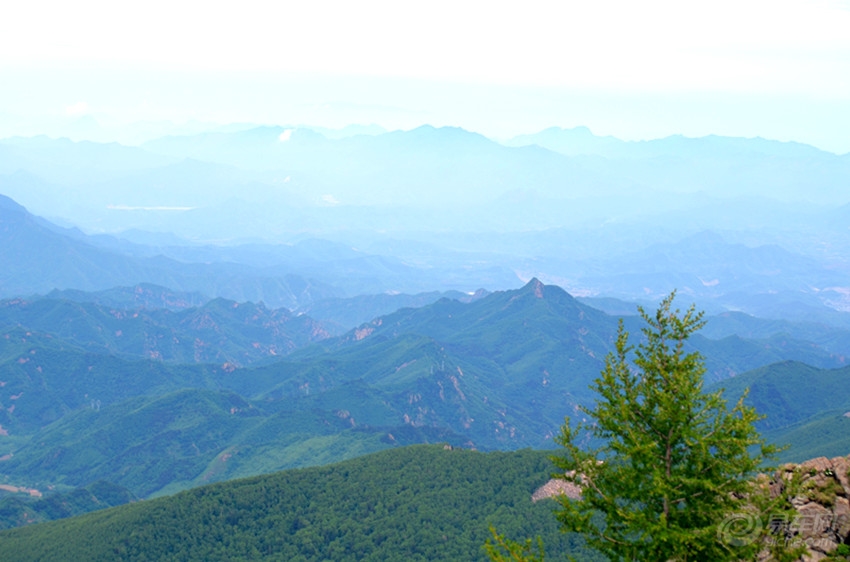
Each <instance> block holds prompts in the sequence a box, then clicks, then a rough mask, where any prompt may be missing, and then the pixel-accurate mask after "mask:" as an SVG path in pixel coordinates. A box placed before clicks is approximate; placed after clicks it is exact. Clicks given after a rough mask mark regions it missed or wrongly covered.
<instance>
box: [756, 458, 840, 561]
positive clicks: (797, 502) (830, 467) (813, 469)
mask: <svg viewBox="0 0 850 562" xmlns="http://www.w3.org/2000/svg"><path fill="white" fill-rule="evenodd" d="M848 473H850V456H847V457H836V458H834V459H828V458H826V457H819V458H816V459H811V460H808V461H806V462H804V463H802V464H799V465H795V464H786V465H785V466H783V467H782V468H781V469H779V470H778V471H777V473H776V474H775V475H774V477H773V479H772V481H771V484H770V486H771V494H772V495H773V496H774V497H778V496H779V495H780V494H790V495H791V504H792V505H793V506H794V509H795V511H796V514H795V515H794V516H793V518H792V519H791V520H788V521H787V522H786V523H787V527H786V533H785V540H786V541H788V542H789V543H790V544H791V545H799V544H805V545H806V546H807V548H808V553H807V554H805V555H803V557H802V558H801V559H800V560H803V561H805V562H810V561H812V562H816V561H819V560H847V559H848V558H846V557H845V555H844V551H845V550H848V549H847V546H844V547H841V546H840V545H850V474H848ZM795 474H797V475H799V479H798V481H797V482H796V483H795V484H794V488H793V489H789V486H791V484H790V483H791V482H793V481H794V475H795ZM765 559H766V558H765Z"/></svg>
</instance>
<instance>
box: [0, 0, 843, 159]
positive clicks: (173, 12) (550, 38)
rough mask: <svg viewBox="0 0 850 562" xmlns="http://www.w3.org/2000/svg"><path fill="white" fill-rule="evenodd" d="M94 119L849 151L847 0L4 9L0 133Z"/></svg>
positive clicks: (154, 3) (84, 2) (32, 4)
mask: <svg viewBox="0 0 850 562" xmlns="http://www.w3.org/2000/svg"><path fill="white" fill-rule="evenodd" d="M85 115H92V116H94V117H96V118H97V119H98V120H99V121H100V122H102V123H107V124H108V123H118V122H129V121H136V120H161V119H169V120H175V121H185V120H188V119H197V120H204V121H217V122H228V121H251V122H263V123H279V124H299V123H306V124H316V125H324V126H341V125H344V124H346V123H349V122H361V123H367V122H376V123H379V124H381V125H384V126H386V127H388V128H395V127H404V128H407V127H412V126H415V125H418V124H421V123H425V122H428V123H432V124H435V125H444V124H448V125H459V126H463V127H465V128H468V129H472V130H476V131H479V132H482V133H485V134H488V135H493V136H508V135H512V134H517V133H524V132H532V131H535V130H538V129H541V128H543V127H547V126H564V127H573V126H576V125H587V126H589V127H590V128H591V129H592V130H594V132H597V133H598V134H614V135H617V136H620V137H623V138H650V137H657V136H663V135H666V134H672V133H684V134H687V135H692V136H696V135H703V134H709V133H716V134H728V135H740V136H756V135H761V136H765V137H769V138H776V139H780V140H799V141H802V142H809V143H812V144H815V145H817V146H819V147H822V148H825V149H827V150H832V151H835V152H839V153H844V152H850V135H848V134H847V131H848V130H850V1H846V0H845V1H815V0H813V1H805V2H804V1H783V0H770V1H761V0H754V1H747V0H735V1H726V0H712V1H710V2H708V1H705V2H703V1H682V0H678V1H658V0H649V1H646V0H644V1H641V2H634V1H605V0H602V1H599V0H597V1H594V2H588V1H584V2H568V1H561V2H551V1H550V2H533V1H531V2H529V1H526V2H523V3H522V4H520V3H518V2H514V3H510V4H508V3H502V2H492V1H489V2H479V1H467V2H464V1H461V0H454V1H452V2H446V1H442V0H428V1H427V2H419V1H417V2H403V1H398V0H396V1H392V2H382V1H360V2H350V1H348V2H339V1H333V2H327V1H325V2H323V1H310V2H305V1H300V2H267V1H241V2H238V3H236V2H228V3H215V2H210V1H209V0H207V1H204V2H195V1H182V0H169V1H160V0H150V1H146V2H138V3H133V4H132V5H129V4H128V3H123V2H114V1H108V2H107V1H94V0H78V1H75V2H66V1H62V2H56V1H48V2H43V1H38V0H30V1H28V2H13V3H9V5H8V6H5V7H4V10H3V16H2V19H0V135H4V134H10V133H12V132H19V131H21V130H24V129H27V128H29V129H32V128H34V127H38V126H41V124H45V125H44V126H47V125H46V124H47V123H49V122H52V121H51V120H53V121H55V120H57V119H60V118H61V119H77V118H79V117H81V116H85ZM4 128H5V129H4Z"/></svg>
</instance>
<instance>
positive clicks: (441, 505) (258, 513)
mask: <svg viewBox="0 0 850 562" xmlns="http://www.w3.org/2000/svg"><path fill="white" fill-rule="evenodd" d="M552 470H553V468H552V465H551V463H550V462H549V460H548V457H547V454H546V452H541V451H530V450H523V451H516V452H511V453H480V452H475V451H468V450H457V449H456V450H445V449H444V448H443V447H442V446H439V445H436V446H435V445H431V446H421V445H420V446H413V447H404V448H400V449H394V450H390V451H384V452H381V453H375V454H372V455H367V456H364V457H360V458H357V459H353V460H350V461H345V462H342V463H338V464H334V465H329V466H324V467H317V468H308V469H299V470H290V471H285V472H281V473H277V474H272V475H266V476H259V477H254V478H250V479H245V480H236V481H231V482H225V483H220V484H214V485H210V486H205V487H201V488H195V489H193V490H189V491H186V492H181V493H179V494H177V495H174V496H171V497H165V498H159V499H155V500H147V501H142V502H138V503H135V504H130V505H125V506H121V507H118V508H113V509H108V510H104V511H100V512H96V513H91V514H87V515H83V516H79V517H74V518H71V519H65V520H60V521H54V522H50V523H44V524H39V525H33V526H30V527H25V528H20V529H14V530H11V531H4V532H2V533H0V559H2V560H4V561H8V562H12V561H25V560H26V561H31V560H51V561H53V560H57V561H59V560H73V561H78V560H132V561H134V562H135V561H144V560H164V559H169V560H186V561H189V560H204V561H209V560H260V559H263V560H286V561H311V560H316V561H319V560H334V561H346V560H350V561H362V560H373V561H381V562H384V561H391V560H398V561H405V562H406V561H438V560H446V561H458V560H486V557H485V555H484V551H483V550H482V545H483V543H484V542H485V540H486V539H487V538H488V536H489V533H488V526H489V525H491V524H492V525H495V526H496V527H497V528H498V529H499V530H500V531H501V532H503V533H505V534H506V535H508V536H512V537H525V536H535V535H541V536H542V537H543V539H544V541H545V544H546V547H547V550H548V552H549V553H551V554H552V555H553V557H555V556H557V555H560V556H563V554H564V553H567V552H571V553H573V554H574V555H576V557H577V559H579V560H588V561H590V560H599V558H595V557H594V556H595V555H593V554H591V553H587V552H584V551H582V550H581V548H580V546H579V545H580V541H579V540H578V539H577V537H575V536H568V535H564V534H561V533H560V532H558V528H557V523H556V521H555V518H554V517H553V515H552V510H553V509H554V508H555V507H556V504H555V503H554V502H553V501H551V500H544V501H541V502H538V503H536V504H535V503H532V501H531V494H532V492H533V491H534V490H535V489H536V488H537V487H539V486H541V485H542V484H544V483H545V482H546V481H547V480H548V478H549V475H550V472H551V471H552Z"/></svg>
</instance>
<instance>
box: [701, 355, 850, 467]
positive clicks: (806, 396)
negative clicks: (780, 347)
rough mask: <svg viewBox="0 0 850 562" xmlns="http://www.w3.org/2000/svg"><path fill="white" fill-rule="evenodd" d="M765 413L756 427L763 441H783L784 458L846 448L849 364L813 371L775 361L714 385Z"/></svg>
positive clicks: (835, 453) (832, 452)
mask: <svg viewBox="0 0 850 562" xmlns="http://www.w3.org/2000/svg"><path fill="white" fill-rule="evenodd" d="M717 386H719V387H723V388H725V389H726V395H727V397H728V398H729V399H730V400H731V399H737V398H738V397H739V396H740V395H741V394H742V393H743V392H744V389H747V388H749V396H748V397H747V402H748V403H749V404H750V405H752V406H754V407H755V408H756V410H757V411H758V412H759V413H760V414H762V415H764V416H765V419H764V420H762V421H760V422H759V423H758V424H757V428H758V429H759V430H760V431H761V432H762V433H763V434H764V436H765V437H766V438H767V439H768V441H772V442H774V443H776V444H778V445H788V449H787V450H786V451H783V452H782V453H781V454H780V459H781V460H783V461H792V462H800V461H803V460H805V459H808V458H812V457H818V456H839V455H846V454H847V452H848V451H850V417H848V416H845V414H850V367H843V368H840V369H818V368H816V367H812V366H811V365H806V364H804V363H799V362H796V361H785V362H782V363H775V364H772V365H768V366H766V367H763V368H760V369H756V370H754V371H750V372H748V373H744V374H743V375H740V376H738V377H734V378H732V379H729V380H727V381H724V382H723V383H721V384H719V385H717Z"/></svg>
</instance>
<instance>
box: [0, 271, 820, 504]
mask: <svg viewBox="0 0 850 562" xmlns="http://www.w3.org/2000/svg"><path fill="white" fill-rule="evenodd" d="M51 302H53V301H51ZM48 304H49V303H48ZM233 304H234V303H228V302H227V301H222V300H216V301H212V302H210V303H208V304H207V305H206V306H205V307H204V308H202V309H190V310H186V311H182V312H181V313H170V312H167V311H165V312H164V314H165V313H167V314H169V315H174V316H173V318H177V317H179V315H180V314H188V316H187V317H186V318H187V319H191V321H190V323H192V322H196V321H197V322H199V323H200V325H201V326H204V325H206V322H207V321H212V322H213V324H214V325H215V326H219V327H221V326H225V325H226V326H230V328H228V330H229V329H232V328H233V327H234V326H237V325H240V326H242V329H244V330H245V332H244V333H243V334H241V335H240V336H239V338H241V339H236V338H235V336H234V340H233V341H234V342H236V343H234V345H236V344H237V343H238V342H242V343H239V345H244V342H246V341H251V339H252V334H253V332H252V330H254V329H255V328H257V327H258V326H262V324H263V322H264V320H262V318H261V319H260V320H257V321H255V319H254V315H255V314H257V313H258V312H257V311H258V309H257V307H253V306H247V305H245V306H242V305H240V306H238V307H234V306H233ZM44 306H46V307H47V308H45V309H44V311H45V313H50V314H55V315H56V317H55V322H54V324H55V325H56V329H55V331H56V334H67V333H75V329H72V328H71V327H70V326H68V325H64V324H62V322H61V320H62V318H65V316H64V315H63V313H62V312H61V311H63V310H72V311H79V310H84V311H86V310H88V311H89V312H91V314H92V315H93V316H96V317H98V318H99V320H98V322H102V323H100V324H98V323H95V324H92V325H89V324H88V323H87V322H84V323H83V325H84V326H89V328H93V327H96V326H102V327H103V329H102V330H98V329H94V331H93V332H92V333H93V335H96V334H99V333H101V332H103V333H107V334H108V333H109V330H107V328H109V329H110V330H111V329H112V327H114V326H112V324H110V322H111V321H112V320H110V318H111V316H110V315H109V314H107V313H105V312H104V310H103V309H98V308H93V309H87V308H85V307H83V308H79V305H77V304H76V303H65V304H61V305H57V304H56V303H55V302H53V304H50V306H47V305H44ZM57 306H58V308H57ZM39 310H41V309H39ZM124 312H126V311H124ZM260 312H262V311H260ZM266 312H268V311H266ZM95 313H96V314H95ZM122 314H123V312H122ZM261 316H262V315H261ZM89 317H90V316H86V315H83V316H82V317H81V316H79V315H76V316H72V318H73V319H77V320H78V319H80V318H89ZM221 318H229V319H230V320H228V321H227V322H224V321H222V320H220V319H221ZM240 318H241V319H242V320H239V319H240ZM217 319H218V320H217ZM267 319H268V318H267ZM237 320H238V321H237ZM243 320H244V321H245V322H242V321H243ZM74 322H76V320H73V321H69V324H74ZM240 322H242V323H241V324H240ZM142 325H143V324H142ZM142 325H140V326H142ZM616 325H617V320H616V319H615V318H613V317H611V316H607V315H605V314H604V313H602V312H600V311H598V310H594V309H592V308H590V307H587V306H584V305H582V304H580V303H578V302H577V301H576V300H575V299H573V298H572V297H571V296H570V295H568V294H567V293H566V292H565V291H563V290H562V289H560V288H558V287H553V286H546V285H543V284H542V283H540V282H539V281H537V280H534V281H532V282H530V283H529V284H527V285H526V286H525V287H523V288H522V289H519V290H516V291H504V292H498V293H493V294H491V295H488V296H486V297H484V298H481V299H479V300H476V301H475V302H472V303H468V304H465V303H461V302H458V301H451V300H448V299H443V300H440V301H438V302H436V303H433V304H431V305H428V306H425V307H422V308H419V309H403V310H400V311H398V312H396V313H394V314H391V315H388V316H385V317H382V318H379V319H376V320H375V321H373V322H370V323H368V324H365V325H362V326H360V327H359V328H357V329H355V330H353V331H351V332H350V333H348V334H347V335H345V336H344V337H340V338H335V339H328V340H325V341H323V342H320V343H319V344H315V345H313V346H310V347H307V348H304V349H302V350H299V351H296V352H294V353H292V354H291V355H289V356H287V357H286V358H285V359H284V360H282V361H279V362H275V363H269V364H264V365H260V366H255V367H252V368H241V369H240V368H235V367H234V366H233V365H222V364H220V363H218V364H215V365H209V364H194V365H186V364H172V363H168V362H164V361H158V360H152V359H140V358H136V359H128V358H126V357H124V358H120V357H116V356H110V355H105V354H103V353H95V352H93V351H86V350H83V349H80V348H79V347H78V346H77V345H76V344H74V343H68V342H67V341H65V340H63V339H61V338H60V337H59V336H58V335H50V334H40V333H36V332H30V331H27V330H26V329H24V328H13V329H10V330H9V331H7V332H5V333H0V477H4V478H6V481H7V482H9V483H10V484H11V485H15V486H25V487H30V488H37V489H39V490H44V489H46V488H47V487H49V486H51V485H58V484H61V485H63V486H72V487H79V486H85V485H87V484H89V483H90V482H92V481H95V480H99V479H107V480H110V481H112V482H114V483H116V484H118V485H121V486H123V487H126V488H128V489H129V490H131V491H132V492H133V493H134V494H137V495H138V496H140V497H150V496H151V495H157V494H163V493H170V492H174V491H177V490H179V489H184V488H187V487H191V486H196V485H200V484H205V483H210V482H214V481H219V480H224V479H228V478H234V477H240V476H249V475H253V474H259V473H264V472H271V471H275V470H282V469H285V468H292V467H302V466H312V465H316V464H321V463H325V462H332V461H336V460H342V459H346V458H351V457H353V456H355V455H360V454H365V453H369V452H374V451H377V450H381V449H384V448H389V447H393V446H398V445H402V444H410V443H416V442H434V441H436V440H443V441H449V442H452V443H454V444H463V445H464V446H467V447H476V448H478V449H482V450H493V449H502V450H507V449H516V448H520V447H529V446H530V447H547V446H549V444H551V437H552V435H553V434H554V433H555V432H556V431H557V429H558V427H559V426H560V425H561V424H562V423H563V419H564V416H567V415H572V414H573V412H575V411H576V407H577V406H578V405H580V404H587V403H589V402H590V401H592V400H593V398H594V397H593V395H592V394H591V392H590V390H589V388H588V385H589V383H590V381H591V380H592V379H593V378H595V377H596V376H597V375H598V373H599V371H600V370H601V368H602V364H603V358H604V356H605V354H606V353H608V351H610V345H611V341H612V338H613V336H614V334H615V332H616ZM627 327H628V328H629V329H630V330H631V331H632V332H633V333H634V334H635V337H636V338H638V337H639V335H638V334H639V329H638V327H637V326H635V325H634V318H632V319H629V320H627ZM137 328H138V329H139V330H141V331H139V332H137V333H136V337H137V339H140V338H141V335H142V333H143V331H144V330H142V328H141V327H137ZM264 329H265V328H264ZM273 331H274V330H271V332H273ZM214 332H215V330H212V332H211V333H214ZM271 332H269V333H271ZM228 333H229V332H227V331H225V332H223V333H222V334H221V336H222V337H225V338H226V339H229V338H230V336H228V335H227V334H228ZM126 335H127V336H129V335H130V334H129V329H128V334H126ZM121 337H124V335H122V336H121ZM216 337H218V336H216ZM103 342H105V343H108V342H110V338H109V337H106V336H104V339H103ZM110 345H112V344H110ZM694 346H695V348H696V349H699V350H701V351H703V352H704V354H705V356H706V359H707V363H708V364H709V368H710V369H712V371H711V374H713V375H714V376H722V375H724V374H726V375H729V374H733V373H738V372H741V371H742V370H744V369H745V368H749V367H751V366H758V365H763V364H767V363H770V362H773V361H776V360H778V359H783V358H787V357H789V356H790V357H800V356H802V357H806V358H812V359H813V360H818V359H824V358H828V356H826V355H825V354H824V352H823V351H822V350H818V349H816V348H812V347H811V346H809V349H807V347H806V345H804V344H800V343H799V342H794V341H793V340H790V341H783V342H774V341H772V340H762V341H751V340H744V339H741V338H738V337H735V336H732V337H727V338H724V339H722V340H709V339H707V338H694ZM730 384H734V379H733V380H732V381H731V382H730ZM788 423H791V422H790V421H789V422H788Z"/></svg>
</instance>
